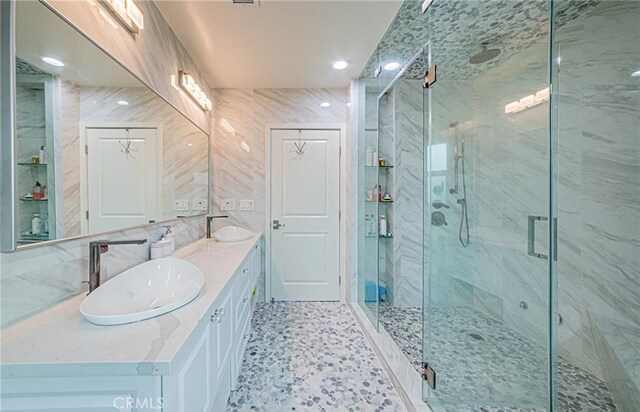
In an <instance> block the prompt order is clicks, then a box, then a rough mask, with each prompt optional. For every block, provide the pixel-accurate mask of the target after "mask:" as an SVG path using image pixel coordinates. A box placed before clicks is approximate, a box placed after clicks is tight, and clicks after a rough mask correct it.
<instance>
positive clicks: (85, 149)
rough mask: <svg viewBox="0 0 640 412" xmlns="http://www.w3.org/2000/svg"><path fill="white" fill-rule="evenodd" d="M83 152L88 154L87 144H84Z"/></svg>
mask: <svg viewBox="0 0 640 412" xmlns="http://www.w3.org/2000/svg"><path fill="white" fill-rule="evenodd" d="M84 154H89V145H88V144H86V145H84Z"/></svg>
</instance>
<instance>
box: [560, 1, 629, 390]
mask: <svg viewBox="0 0 640 412" xmlns="http://www.w3.org/2000/svg"><path fill="white" fill-rule="evenodd" d="M638 19H640V4H638V3H637V2H631V1H606V2H602V3H601V4H600V5H599V6H597V7H594V8H593V9H591V10H590V11H589V12H588V13H586V14H585V15H584V16H583V17H582V18H579V19H576V20H575V21H572V22H569V23H567V24H566V25H564V26H562V27H561V28H560V29H559V30H558V31H557V34H556V41H557V45H558V50H559V54H560V57H561V63H560V66H559V70H558V87H559V92H558V97H559V102H558V119H559V120H558V171H559V181H560V184H559V187H558V209H559V230H558V240H559V244H558V249H559V250H558V253H559V261H558V301H559V308H558V310H559V312H560V314H561V315H562V317H563V322H562V324H561V325H560V326H559V327H558V339H559V344H560V353H561V354H562V355H563V356H566V357H567V358H568V359H570V360H571V361H572V362H574V363H576V364H577V365H578V366H581V367H584V368H586V369H587V370H589V371H590V372H592V373H594V374H596V375H597V376H604V377H605V379H606V378H607V376H606V374H605V373H604V372H605V371H603V370H602V369H603V368H604V366H605V365H606V364H607V359H606V358H605V359H600V356H599V355H598V350H597V345H596V340H595V339H594V337H595V336H597V329H601V328H605V327H606V325H602V324H601V323H602V321H601V319H605V320H606V319H612V320H613V321H615V322H616V323H618V324H622V325H629V326H630V327H632V328H633V327H635V328H638V326H639V325H640V226H639V224H638V222H640V207H639V206H638V205H639V204H640V186H638V181H640V140H638V136H640V118H639V117H638V112H639V111H640V93H639V90H640V85H639V84H640V82H639V81H638V78H637V77H635V78H634V77H632V76H631V75H630V74H631V73H632V72H634V71H635V70H638V67H639V66H638V61H640V49H638V47H637V45H638V38H640V28H639V27H638V25H637V22H638ZM639 359H640V358H638V357H637V355H636V363H637V362H640V360H639ZM636 382H637V381H636ZM636 390H637V389H636Z"/></svg>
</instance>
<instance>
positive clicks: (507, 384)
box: [379, 304, 616, 412]
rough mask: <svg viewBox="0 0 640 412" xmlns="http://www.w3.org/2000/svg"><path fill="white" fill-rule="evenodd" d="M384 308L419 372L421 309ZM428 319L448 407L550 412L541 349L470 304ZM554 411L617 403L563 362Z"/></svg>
mask: <svg viewBox="0 0 640 412" xmlns="http://www.w3.org/2000/svg"><path fill="white" fill-rule="evenodd" d="M379 310H380V312H379V319H380V324H381V326H383V327H384V329H385V330H386V331H387V332H388V333H389V334H390V335H391V336H392V337H393V339H394V340H395V341H396V343H397V344H398V346H399V347H400V348H401V349H402V351H403V352H404V354H405V356H407V358H408V359H409V360H410V362H411V363H412V364H413V365H414V367H415V368H416V369H417V370H420V363H421V359H422V308H419V307H392V306H390V305H388V304H381V305H380V309H379ZM430 324H431V328H430V337H429V339H430V341H431V344H432V346H431V349H430V351H433V353H437V354H438V356H437V359H438V360H437V364H436V365H435V366H436V372H437V374H438V389H437V390H436V396H437V397H438V400H439V401H440V402H441V403H442V404H443V405H444V408H445V409H446V410H447V411H448V412H476V411H478V412H480V411H483V412H484V411H486V412H496V411H504V412H525V411H526V412H538V411H545V408H544V407H543V406H542V405H536V403H537V402H536V401H539V400H540V399H544V398H545V391H546V363H545V359H546V355H545V353H544V351H543V349H542V348H540V347H538V346H536V345H534V344H532V343H531V342H529V341H527V340H526V339H525V338H524V337H523V336H522V335H520V334H518V333H517V332H515V331H513V330H512V329H510V328H508V327H507V326H505V325H504V324H502V323H501V322H498V321H497V320H494V319H492V318H490V317H487V316H485V315H483V314H482V313H480V312H478V311H476V310H474V309H471V308H468V307H452V308H434V309H433V310H432V312H431V321H430ZM508 405H512V406H508ZM513 405H515V406H513ZM556 410H557V411H560V412H612V411H615V410H616V408H615V406H614V404H613V401H612V399H611V396H610V395H609V392H608V390H607V388H606V386H605V385H604V383H603V382H602V381H601V380H599V379H597V378H595V377H594V376H592V375H590V374H588V373H586V372H584V371H582V370H581V369H578V368H576V367H574V366H572V365H570V364H569V363H567V362H565V361H563V360H562V359H561V360H560V361H559V365H558V402H557V407H556Z"/></svg>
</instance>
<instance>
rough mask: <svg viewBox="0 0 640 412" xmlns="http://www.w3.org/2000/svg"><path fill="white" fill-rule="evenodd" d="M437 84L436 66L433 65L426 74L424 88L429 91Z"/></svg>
mask: <svg viewBox="0 0 640 412" xmlns="http://www.w3.org/2000/svg"><path fill="white" fill-rule="evenodd" d="M435 82H436V65H435V64H432V65H431V67H429V69H427V71H426V72H425V73H424V86H423V87H424V88H425V89H428V88H429V87H431V86H432V85H433V84H434V83H435Z"/></svg>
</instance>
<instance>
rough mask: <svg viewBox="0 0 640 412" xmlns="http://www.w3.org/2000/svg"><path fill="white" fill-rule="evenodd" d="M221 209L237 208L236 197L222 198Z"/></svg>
mask: <svg viewBox="0 0 640 412" xmlns="http://www.w3.org/2000/svg"><path fill="white" fill-rule="evenodd" d="M220 210H236V199H222V200H221V201H220Z"/></svg>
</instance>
